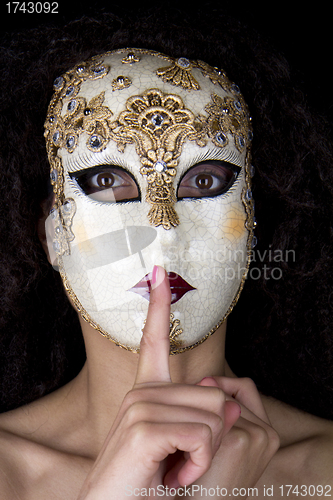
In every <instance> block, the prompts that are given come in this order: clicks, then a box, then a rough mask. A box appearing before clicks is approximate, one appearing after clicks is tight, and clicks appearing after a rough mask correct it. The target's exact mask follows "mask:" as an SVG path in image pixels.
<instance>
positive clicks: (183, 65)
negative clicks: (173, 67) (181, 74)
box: [177, 57, 190, 69]
mask: <svg viewBox="0 0 333 500" xmlns="http://www.w3.org/2000/svg"><path fill="white" fill-rule="evenodd" d="M177 64H178V66H180V67H181V68H184V69H186V68H188V67H189V66H190V61H189V60H188V59H186V57H180V58H179V59H178V61H177Z"/></svg>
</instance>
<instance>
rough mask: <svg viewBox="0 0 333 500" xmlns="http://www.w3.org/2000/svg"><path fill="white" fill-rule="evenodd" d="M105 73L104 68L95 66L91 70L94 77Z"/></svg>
mask: <svg viewBox="0 0 333 500" xmlns="http://www.w3.org/2000/svg"><path fill="white" fill-rule="evenodd" d="M105 71H106V68H105V66H96V67H95V68H93V73H94V74H95V75H96V76H99V75H102V74H103V73H104V72H105Z"/></svg>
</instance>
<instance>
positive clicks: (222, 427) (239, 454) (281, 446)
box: [0, 268, 333, 500]
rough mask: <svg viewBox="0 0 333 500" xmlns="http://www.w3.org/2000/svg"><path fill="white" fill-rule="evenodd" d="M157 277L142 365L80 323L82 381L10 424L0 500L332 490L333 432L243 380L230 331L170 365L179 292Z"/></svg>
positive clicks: (2, 443) (3, 435) (2, 421)
mask: <svg viewBox="0 0 333 500" xmlns="http://www.w3.org/2000/svg"><path fill="white" fill-rule="evenodd" d="M155 275H156V286H155V287H154V289H153V291H152V293H151V297H150V306H149V312H148V317H147V322H146V326H145V329H144V335H143V341H142V344H141V353H140V355H135V354H133V353H130V352H127V351H125V350H123V349H120V348H119V347H117V346H115V345H114V344H113V343H111V342H110V341H108V340H107V339H105V338H103V337H102V336H101V335H99V334H98V333H96V332H95V331H94V330H92V329H91V327H90V326H89V325H88V324H86V323H85V322H84V321H82V322H81V323H82V332H83V336H84V339H85V343H86V350H87V362H86V364H85V366H84V368H83V369H82V371H81V372H80V374H79V375H78V376H77V377H76V378H75V379H74V380H73V381H71V382H70V383H69V384H67V385H66V386H64V387H62V388H61V389H59V390H57V391H55V392H54V393H52V394H50V395H48V396H46V397H44V398H42V399H40V400H39V401H36V402H34V403H31V404H30V405H27V406H25V407H22V408H19V409H17V410H14V411H11V412H8V413H6V414H3V415H1V416H0V429H1V431H0V498H1V499H3V500H9V499H10V500H13V499H20V500H23V499H24V500H30V499H34V500H39V499H40V500H42V499H45V498H48V499H50V500H56V499H68V500H71V499H73V500H91V499H94V500H104V499H108V500H109V499H118V500H119V499H120V500H121V499H125V498H129V496H128V493H127V495H126V493H125V491H126V490H125V487H126V485H131V487H132V488H133V489H134V487H138V488H149V487H150V486H151V487H153V486H155V487H156V486H157V485H159V484H165V485H168V486H169V487H170V488H171V487H177V486H179V485H180V486H183V485H188V484H191V483H192V482H195V484H199V485H202V486H203V487H206V488H210V487H216V486H217V485H219V487H220V488H222V487H225V488H227V489H228V492H231V491H232V488H249V487H254V486H256V487H257V488H258V498H264V496H267V495H264V492H265V489H264V488H268V487H272V486H273V491H274V495H273V498H281V491H280V489H279V487H280V486H281V485H286V484H292V485H299V488H300V486H301V485H310V484H314V485H318V484H321V485H333V472H332V471H333V459H332V457H333V453H332V449H333V426H332V423H331V422H328V421H325V420H322V419H319V418H317V417H313V416H311V415H308V414H305V413H303V412H301V411H299V410H296V409H295V408H292V407H289V406H287V405H285V404H283V403H281V402H278V401H276V400H273V399H270V398H264V397H261V396H260V395H259V393H258V391H257V390H256V388H255V385H254V384H253V382H252V381H250V380H249V379H238V378H236V377H235V376H234V375H233V374H232V373H231V371H230V368H229V367H228V365H227V363H226V361H225V359H224V338H225V331H226V325H225V324H224V325H222V327H220V329H219V330H218V331H217V332H216V333H215V334H214V335H213V336H212V337H210V338H209V339H208V340H207V341H206V342H204V343H203V344H202V345H200V346H198V347H197V348H196V349H194V350H191V351H189V352H186V353H183V354H181V355H177V356H172V357H169V355H168V352H169V344H168V331H169V308H170V290H169V286H168V281H167V280H166V279H165V273H164V270H163V269H162V268H155ZM240 411H241V414H240ZM177 449H178V450H182V451H178V452H177V453H175V454H174V455H172V454H173V453H174V452H175V451H176V450H177ZM170 455H171V456H170ZM286 491H287V490H286V489H285V490H284V495H285V496H286ZM303 491H305V490H303ZM326 492H328V493H330V494H331V495H332V494H333V493H332V491H329V490H326ZM289 496H291V497H296V495H295V494H290V495H289ZM302 496H303V497H304V498H313V496H310V495H306V494H304V495H302ZM149 498H154V497H153V496H152V495H151V496H150V497H149ZM156 498H158V497H157V496H156ZM176 498H177V497H176ZM179 498H182V497H181V496H180V497H179ZM191 498H205V496H202V495H200V492H199V493H197V494H196V495H194V496H192V497H191ZM209 498H221V496H218V495H216V496H215V497H214V496H209Z"/></svg>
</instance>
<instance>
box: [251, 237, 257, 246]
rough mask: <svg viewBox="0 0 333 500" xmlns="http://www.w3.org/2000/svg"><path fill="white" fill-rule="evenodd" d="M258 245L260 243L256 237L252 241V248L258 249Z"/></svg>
mask: <svg viewBox="0 0 333 500" xmlns="http://www.w3.org/2000/svg"><path fill="white" fill-rule="evenodd" d="M257 243H258V238H257V237H256V236H253V237H252V241H251V248H254V247H256V246H257Z"/></svg>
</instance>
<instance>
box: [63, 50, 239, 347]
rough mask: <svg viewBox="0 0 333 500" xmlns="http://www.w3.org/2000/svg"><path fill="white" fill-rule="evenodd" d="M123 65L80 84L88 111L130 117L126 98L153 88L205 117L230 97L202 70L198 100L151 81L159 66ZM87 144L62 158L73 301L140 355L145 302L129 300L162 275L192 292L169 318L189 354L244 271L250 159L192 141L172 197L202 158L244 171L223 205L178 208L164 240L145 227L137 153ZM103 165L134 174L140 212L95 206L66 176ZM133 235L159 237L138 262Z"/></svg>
mask: <svg viewBox="0 0 333 500" xmlns="http://www.w3.org/2000/svg"><path fill="white" fill-rule="evenodd" d="M124 55H126V53H124V52H123V53H120V54H113V55H112V56H110V57H109V58H108V59H105V60H104V63H106V64H109V65H110V66H111V70H110V72H109V74H108V75H107V76H105V77H104V78H102V79H98V80H87V81H85V82H83V83H82V85H81V89H80V92H79V94H78V96H79V97H80V96H82V97H85V98H86V99H87V101H89V100H90V99H91V98H93V97H95V96H96V95H98V94H99V93H100V92H102V91H105V101H104V103H103V106H108V107H109V109H110V110H111V111H112V113H113V117H116V116H117V115H118V114H119V113H120V112H121V111H123V110H124V109H125V103H126V100H127V99H128V97H130V96H132V95H136V94H142V93H143V92H144V91H145V90H147V89H149V88H157V89H160V90H162V91H163V92H167V93H172V94H176V95H179V96H180V97H181V98H182V100H183V101H184V104H185V107H186V108H187V109H189V110H190V111H192V112H193V113H194V114H195V115H198V114H202V115H205V114H206V113H205V110H204V108H205V106H206V105H207V104H208V103H209V102H210V99H211V94H212V93H216V94H218V95H220V96H225V95H227V94H226V92H225V91H224V90H223V89H222V88H221V87H219V86H218V85H214V84H213V83H212V82H211V81H210V80H209V78H207V77H205V76H203V74H202V72H201V71H200V70H199V69H193V70H192V74H193V76H194V77H195V78H196V80H197V81H198V83H199V84H200V86H201V90H200V91H188V90H185V89H183V88H181V87H176V86H173V85H171V84H168V83H164V82H163V81H162V80H161V78H159V77H157V76H156V75H155V71H156V69H158V68H160V67H163V66H168V62H167V61H165V60H164V59H163V58H161V57H156V56H154V57H153V56H151V55H144V54H141V55H140V57H141V61H140V62H138V63H135V64H132V65H128V64H127V65H124V64H122V63H121V59H122V58H123V57H124ZM119 75H122V76H125V77H129V78H130V79H131V80H132V85H131V86H130V87H129V88H125V89H122V90H115V91H113V90H112V86H111V82H112V80H113V79H114V78H116V77H117V76H119ZM63 113H65V105H64V111H63ZM87 138H88V136H87V134H86V133H83V134H82V135H81V136H80V139H79V145H78V146H77V147H76V149H75V150H74V152H73V153H69V152H68V151H66V150H65V149H62V150H61V151H60V156H61V159H62V164H63V167H64V172H65V188H64V192H65V196H66V197H67V198H73V199H74V200H75V203H76V214H75V216H74V218H73V223H72V232H73V234H74V236H75V239H74V240H73V241H72V242H71V243H70V247H71V252H70V255H64V256H63V257H62V266H63V271H64V272H65V274H66V278H67V281H68V283H69V284H70V286H71V288H72V290H73V292H74V293H75V295H76V297H77V298H78V300H79V301H80V303H81V304H82V306H83V308H84V309H85V310H86V311H87V312H88V314H89V316H90V317H91V319H92V320H93V321H94V322H95V323H97V324H98V325H99V326H100V328H101V329H102V330H104V331H106V332H107V333H108V334H109V336H110V338H112V339H114V340H115V341H116V342H118V343H120V344H122V345H125V346H128V347H130V348H132V349H137V348H138V347H139V343H140V339H141V335H142V333H141V329H142V326H143V322H144V320H145V318H146V315H147V309H148V301H147V300H146V299H145V298H143V297H141V296H139V295H137V294H135V293H133V292H130V291H128V290H129V289H130V288H132V287H133V286H134V285H135V284H136V283H138V282H139V281H140V280H142V278H143V277H144V276H145V275H146V274H147V273H148V272H151V271H152V269H153V266H154V265H156V264H158V265H161V266H163V267H164V268H165V269H166V270H167V271H173V272H176V273H177V274H179V275H180V276H182V278H183V279H185V280H186V281H187V282H188V283H189V284H190V285H191V286H192V287H194V288H195V290H192V291H190V292H188V293H186V294H185V295H184V296H183V297H182V298H181V299H180V300H179V301H178V302H177V303H175V304H173V305H172V306H171V311H172V312H173V313H174V315H175V317H176V318H179V319H180V326H181V328H182V329H183V334H182V335H181V336H180V337H179V340H181V341H182V345H183V346H190V345H192V344H194V343H196V342H198V341H200V340H201V339H202V338H203V337H205V336H206V335H207V333H208V332H209V331H210V330H211V329H212V328H213V327H214V326H215V325H216V324H217V323H218V322H219V321H220V320H221V319H222V318H223V317H224V316H225V314H226V313H227V311H228V309H229V307H230V305H231V303H232V302H233V299H234V297H235V296H236V294H237V292H238V289H239V286H240V283H241V281H242V278H243V274H244V272H245V268H246V263H247V240H248V231H247V230H246V229H245V225H244V223H245V220H246V213H245V208H244V205H243V203H242V201H241V193H242V190H243V189H244V188H246V184H245V171H244V167H245V155H244V153H242V154H241V153H240V152H239V151H238V150H237V149H236V147H235V146H234V143H233V140H229V144H228V146H226V147H224V148H217V147H216V146H214V145H213V144H212V143H211V142H209V141H208V143H207V145H206V146H204V147H199V146H198V145H196V144H195V142H193V141H192V142H191V141H186V142H185V144H184V145H183V148H182V154H181V157H180V160H179V165H178V167H177V175H176V176H175V178H174V187H175V190H176V189H177V186H178V183H179V180H180V178H181V177H182V176H183V174H184V173H185V172H186V171H187V170H188V169H189V168H190V167H191V166H193V165H195V164H196V163H198V162H200V161H202V159H203V158H204V157H205V158H209V159H219V160H222V159H225V160H227V161H229V162H231V163H234V164H236V165H238V166H240V167H242V170H241V173H240V174H239V176H238V178H237V180H236V182H235V183H234V185H233V186H232V187H231V188H230V189H229V191H228V192H227V193H225V194H223V195H220V196H217V197H215V198H203V199H197V200H193V199H184V200H180V201H178V202H177V203H176V207H175V208H176V211H177V214H178V216H179V220H180V224H179V225H178V226H177V227H174V228H172V229H169V230H166V229H164V228H163V227H162V226H158V227H154V228H152V226H150V224H149V222H148V219H147V214H148V211H149V209H150V205H149V203H147V202H146V201H145V195H146V192H147V179H146V176H143V175H141V174H140V171H139V170H140V167H141V163H140V158H139V156H138V155H137V153H136V151H135V148H134V146H133V145H127V146H126V148H125V151H124V153H120V152H119V151H118V150H117V145H116V144H115V143H114V142H113V141H110V142H109V143H108V145H107V147H106V149H105V150H104V151H102V152H100V153H93V152H91V151H89V150H88V149H87V147H86V142H87ZM106 163H107V164H108V163H109V164H115V165H120V166H122V167H123V168H126V169H127V170H128V171H129V172H131V173H132V175H133V176H134V178H135V179H136V181H137V183H138V185H139V187H140V190H141V201H140V202H138V201H137V202H130V203H101V202H97V201H95V200H92V199H91V198H90V197H89V196H86V195H85V194H84V193H83V192H82V191H81V190H80V188H79V187H78V186H77V184H76V182H75V181H74V180H71V179H70V177H69V175H68V172H74V171H79V170H82V169H84V168H88V167H92V166H95V165H98V164H106ZM131 227H139V228H141V229H140V231H142V234H143V233H144V232H145V228H149V230H150V234H152V233H151V231H155V232H156V234H155V235H154V234H152V238H154V236H156V237H155V239H154V240H153V241H152V242H151V243H150V244H149V245H148V246H143V247H142V250H141V252H140V253H139V252H136V253H134V254H131V248H130V246H129V244H128V243H129V239H128V238H129V236H128V228H131ZM126 230H127V232H126ZM124 242H125V244H124ZM117 252H118V253H117ZM119 255H120V257H119ZM115 259H116V260H115Z"/></svg>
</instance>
